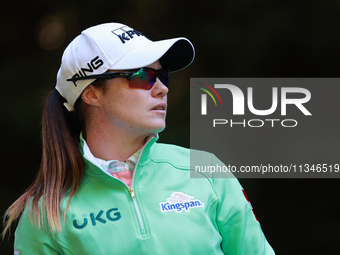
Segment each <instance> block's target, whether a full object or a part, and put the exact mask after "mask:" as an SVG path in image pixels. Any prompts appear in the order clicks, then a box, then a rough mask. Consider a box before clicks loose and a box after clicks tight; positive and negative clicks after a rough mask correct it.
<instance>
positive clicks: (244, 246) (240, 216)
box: [212, 157, 275, 255]
mask: <svg viewBox="0 0 340 255" xmlns="http://www.w3.org/2000/svg"><path fill="white" fill-rule="evenodd" d="M213 161H215V162H214V165H215V164H219V165H223V163H222V162H221V161H219V160H218V159H217V158H216V157H214V159H213ZM212 181H213V184H214V189H215V193H216V195H217V198H218V206H217V216H216V220H217V225H218V228H219V231H220V233H221V235H222V249H223V251H224V253H225V254H232V255H236V254H237V255H239V254H244V255H255V254H257V255H269V254H270V255H271V254H275V253H274V251H273V249H272V247H271V246H270V245H269V243H268V242H267V240H266V237H265V236H264V234H263V232H262V229H261V226H260V223H259V222H258V221H257V219H256V216H255V214H254V212H253V210H252V208H251V205H250V203H249V202H248V201H247V198H246V195H245V193H244V190H243V188H242V186H241V185H240V183H239V181H238V180H237V179H236V178H235V177H234V178H232V177H230V176H229V177H227V178H213V179H212Z"/></svg>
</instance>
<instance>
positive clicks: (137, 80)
mask: <svg viewBox="0 0 340 255" xmlns="http://www.w3.org/2000/svg"><path fill="white" fill-rule="evenodd" d="M157 76H158V78H159V79H160V81H161V82H162V83H163V84H164V85H165V86H168V85H169V72H168V71H165V70H162V71H156V70H154V69H151V68H141V69H140V70H138V71H137V72H135V73H134V74H133V75H132V76H131V77H130V81H129V87H130V88H139V89H147V90H149V89H151V88H152V86H153V84H154V83H155V82H156V79H157Z"/></svg>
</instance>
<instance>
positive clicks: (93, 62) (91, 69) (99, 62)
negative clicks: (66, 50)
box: [72, 56, 104, 87]
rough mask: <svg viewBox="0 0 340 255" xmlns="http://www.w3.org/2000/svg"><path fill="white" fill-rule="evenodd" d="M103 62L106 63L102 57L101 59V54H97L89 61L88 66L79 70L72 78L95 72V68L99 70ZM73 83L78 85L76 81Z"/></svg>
mask: <svg viewBox="0 0 340 255" xmlns="http://www.w3.org/2000/svg"><path fill="white" fill-rule="evenodd" d="M103 64H104V61H103V60H102V59H100V58H99V56H96V57H95V58H94V59H92V60H91V61H90V62H89V63H87V67H82V68H80V70H79V72H78V73H76V74H74V75H73V76H72V79H74V78H78V77H83V76H86V72H88V73H93V72H94V70H97V69H98V68H99V67H101V66H102V65H103ZM73 84H74V86H76V87H77V84H76V82H75V81H73Z"/></svg>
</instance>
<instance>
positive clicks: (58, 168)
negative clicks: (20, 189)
mask: <svg viewBox="0 0 340 255" xmlns="http://www.w3.org/2000/svg"><path fill="white" fill-rule="evenodd" d="M64 101H65V100H64V99H63V98H62V97H61V96H60V94H59V93H58V91H56V90H53V91H52V92H51V93H50V94H49V96H48V98H47V100H46V103H45V107H44V111H43V116H42V158H41V164H40V169H39V172H38V174H37V176H36V178H35V180H34V182H33V183H32V185H31V186H30V187H29V188H28V189H27V190H26V192H25V193H24V194H23V195H22V196H21V197H19V198H18V199H17V200H16V201H15V202H14V203H13V204H12V205H11V206H10V207H9V208H8V209H7V211H6V213H5V217H4V221H5V228H4V230H3V232H2V236H3V237H4V236H5V235H6V233H7V232H8V231H9V228H10V226H11V224H12V223H13V222H14V221H15V220H16V219H18V218H19V217H20V216H21V214H22V212H23V211H24V209H25V207H26V206H27V207H28V210H29V215H30V218H31V220H33V222H34V224H35V225H36V226H37V227H38V228H40V226H41V224H42V223H44V222H45V221H46V220H47V222H48V225H49V226H50V228H51V229H52V231H58V230H61V224H60V210H59V208H60V203H61V202H62V199H63V198H64V197H66V195H68V196H69V200H68V204H67V208H68V206H69V203H70V201H71V198H72V196H73V195H74V194H75V192H76V190H77V188H78V187H79V184H80V181H81V178H82V176H83V158H82V156H81V153H80V151H79V148H78V143H79V133H80V131H81V129H82V124H81V120H80V119H79V118H78V116H77V113H74V112H72V113H70V112H68V111H67V110H66V108H65V107H64V106H63V102H64ZM78 101H79V100H78ZM77 104H78V105H79V103H78V102H77ZM78 108H79V106H78ZM39 200H41V202H40V203H41V204H40V206H39ZM39 208H40V210H39ZM66 210H67V209H66ZM65 213H66V211H65ZM32 216H33V217H32Z"/></svg>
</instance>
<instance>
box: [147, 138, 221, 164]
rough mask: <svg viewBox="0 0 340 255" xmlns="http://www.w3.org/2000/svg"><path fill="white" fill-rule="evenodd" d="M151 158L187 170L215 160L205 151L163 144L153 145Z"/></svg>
mask: <svg viewBox="0 0 340 255" xmlns="http://www.w3.org/2000/svg"><path fill="white" fill-rule="evenodd" d="M151 158H152V160H153V161H156V162H169V163H172V164H174V165H176V166H183V167H187V168H194V167H192V166H194V165H198V164H200V163H204V164H209V163H211V162H213V161H215V159H216V157H215V155H214V154H212V153H209V152H206V151H201V150H194V149H188V148H185V147H181V146H178V145H174V144H165V143H156V144H155V146H154V151H153V153H152V156H151ZM190 166H191V167H190Z"/></svg>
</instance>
